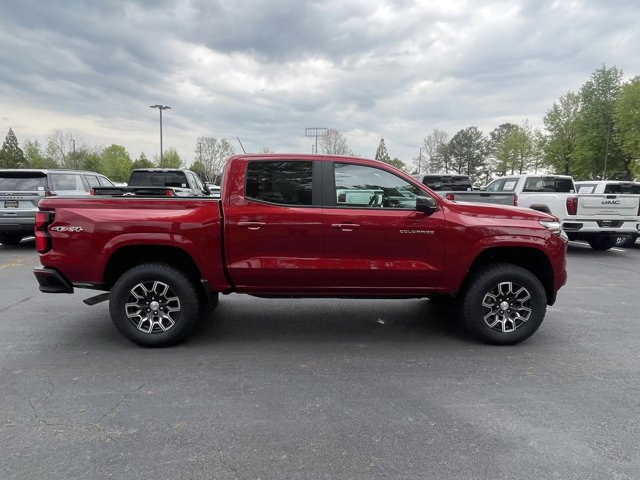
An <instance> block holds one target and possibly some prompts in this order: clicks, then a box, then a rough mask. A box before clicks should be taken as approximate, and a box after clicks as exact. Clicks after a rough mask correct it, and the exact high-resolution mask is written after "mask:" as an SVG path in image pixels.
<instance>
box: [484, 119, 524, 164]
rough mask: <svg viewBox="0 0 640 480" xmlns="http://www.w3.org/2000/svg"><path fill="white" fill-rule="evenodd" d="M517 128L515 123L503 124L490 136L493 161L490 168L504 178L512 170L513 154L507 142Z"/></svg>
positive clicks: (489, 147)
mask: <svg viewBox="0 0 640 480" xmlns="http://www.w3.org/2000/svg"><path fill="white" fill-rule="evenodd" d="M517 128H518V126H517V125H516V124H515V123H503V124H501V125H499V126H498V127H496V128H494V129H493V130H492V131H491V133H490V134H489V140H488V143H487V148H488V151H489V155H491V157H492V160H493V161H492V162H491V163H492V165H491V168H490V170H492V171H493V172H492V173H496V174H498V175H500V176H503V175H506V174H507V173H508V172H509V171H510V170H511V165H512V164H513V152H511V151H510V146H509V145H508V144H507V143H506V141H507V138H508V137H509V135H510V134H511V132H512V131H513V130H515V129H517ZM512 173H513V172H512Z"/></svg>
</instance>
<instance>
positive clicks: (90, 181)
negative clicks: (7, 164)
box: [0, 169, 113, 245]
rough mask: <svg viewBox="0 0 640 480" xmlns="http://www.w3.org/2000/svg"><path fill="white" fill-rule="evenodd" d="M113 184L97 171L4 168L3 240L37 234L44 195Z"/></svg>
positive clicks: (0, 185) (0, 186) (0, 195)
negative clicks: (38, 216) (39, 211)
mask: <svg viewBox="0 0 640 480" xmlns="http://www.w3.org/2000/svg"><path fill="white" fill-rule="evenodd" d="M105 186H113V183H112V182H111V180H109V179H108V178H107V177H105V176H104V175H100V174H99V173H96V172H87V171H80V170H57V169H55V170H54V169H15V170H0V243H3V244H5V245H17V244H18V243H20V241H21V240H22V239H23V238H24V237H28V236H31V235H33V229H34V225H35V218H36V212H37V211H38V202H39V201H40V199H41V198H42V197H52V196H57V195H61V196H62V195H64V196H69V195H87V194H88V193H89V192H90V190H91V189H92V188H96V187H105Z"/></svg>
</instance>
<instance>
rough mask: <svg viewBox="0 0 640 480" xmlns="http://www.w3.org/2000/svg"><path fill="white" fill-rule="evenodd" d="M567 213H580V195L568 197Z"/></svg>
mask: <svg viewBox="0 0 640 480" xmlns="http://www.w3.org/2000/svg"><path fill="white" fill-rule="evenodd" d="M567 213H568V214H569V215H576V214H577V213H578V197H567Z"/></svg>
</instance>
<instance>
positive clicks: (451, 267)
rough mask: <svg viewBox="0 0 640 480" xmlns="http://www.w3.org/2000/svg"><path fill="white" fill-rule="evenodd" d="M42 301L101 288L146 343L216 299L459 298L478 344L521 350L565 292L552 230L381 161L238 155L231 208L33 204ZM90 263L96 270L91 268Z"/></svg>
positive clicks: (107, 201)
mask: <svg viewBox="0 0 640 480" xmlns="http://www.w3.org/2000/svg"><path fill="white" fill-rule="evenodd" d="M39 208H40V210H39V211H38V213H37V225H36V247H37V250H38V252H39V253H40V262H41V263H42V268H37V269H36V270H35V271H34V273H35V276H36V278H37V280H38V282H39V284H40V290H41V291H42V292H46V293H73V292H74V289H76V288H88V289H97V290H101V291H104V292H106V293H102V294H99V295H97V296H96V297H92V298H89V299H87V300H85V303H88V304H95V303H98V302H99V301H102V300H107V299H108V300H109V311H110V315H111V319H112V321H113V323H114V324H115V326H116V328H117V329H118V330H119V331H120V332H121V333H122V334H124V336H125V337H127V338H128V339H129V340H131V341H133V342H135V343H137V344H139V345H142V346H148V347H160V346H168V345H172V344H176V343H178V342H180V341H182V340H184V339H185V338H186V337H187V336H188V334H189V332H190V331H191V330H192V328H193V326H194V324H195V323H196V322H197V320H198V318H199V315H200V313H201V312H202V311H203V310H204V309H205V308H206V307H207V304H208V305H209V306H211V307H213V306H215V305H216V304H217V301H218V295H219V294H228V293H232V292H237V293H244V294H250V295H255V296H260V297H287V298H290V297H352V298H353V297H357V298H381V297H388V298H431V299H432V300H434V301H457V302H458V303H459V305H460V307H461V312H462V319H463V322H464V324H465V326H466V327H467V328H468V330H469V331H470V332H471V333H472V334H473V335H474V336H475V337H476V338H477V339H479V340H480V341H483V342H487V343H492V344H515V343H518V342H521V341H523V340H525V339H526V338H528V337H530V336H531V335H532V334H533V333H534V332H535V331H536V330H537V329H538V327H539V326H540V324H541V323H542V321H543V318H544V316H545V312H546V307H547V305H553V303H554V302H555V300H556V293H557V291H558V289H560V287H562V285H564V284H565V282H566V279H567V274H566V270H565V253H566V247H567V239H566V236H565V235H564V232H563V231H562V228H561V226H560V224H559V223H558V222H557V220H556V219H555V218H554V217H552V216H551V215H548V214H546V213H542V212H537V211H534V210H529V209H522V208H518V207H503V206H495V205H484V204H469V203H456V202H451V201H448V200H446V199H443V198H440V197H439V196H438V195H437V194H435V193H434V192H432V191H430V190H429V189H428V188H427V187H426V186H424V185H422V184H420V183H419V182H418V181H416V180H415V179H413V178H412V177H411V176H409V175H406V174H404V173H403V172H401V171H399V170H396V169H395V168H393V167H391V166H389V165H387V164H385V163H382V162H378V161H375V160H367V159H357V158H353V157H340V156H320V155H294V154H287V155H275V154H271V155H266V154H265V155H240V156H234V157H231V158H230V159H229V161H228V164H227V167H226V169H225V172H224V177H223V184H222V198H221V199H220V200H217V199H213V198H205V197H194V198H181V197H175V196H173V197H164V196H155V197H149V198H145V197H143V196H120V197H116V196H114V197H110V196H104V195H100V196H87V197H85V198H82V199H78V198H62V197H51V198H44V199H42V200H41V201H40V203H39ZM88 259H91V260H90V261H88Z"/></svg>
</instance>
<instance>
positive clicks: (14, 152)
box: [0, 128, 27, 168]
mask: <svg viewBox="0 0 640 480" xmlns="http://www.w3.org/2000/svg"><path fill="white" fill-rule="evenodd" d="M26 164H27V160H26V158H25V157H24V152H23V151H22V149H21V148H20V146H19V145H18V139H17V138H16V135H15V134H14V133H13V130H12V129H11V128H10V129H9V133H7V136H6V138H5V139H4V143H3V144H2V149H1V150H0V168H24V167H26Z"/></svg>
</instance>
